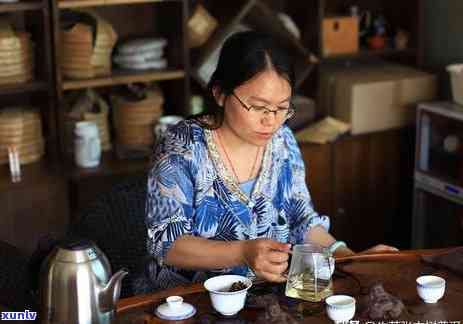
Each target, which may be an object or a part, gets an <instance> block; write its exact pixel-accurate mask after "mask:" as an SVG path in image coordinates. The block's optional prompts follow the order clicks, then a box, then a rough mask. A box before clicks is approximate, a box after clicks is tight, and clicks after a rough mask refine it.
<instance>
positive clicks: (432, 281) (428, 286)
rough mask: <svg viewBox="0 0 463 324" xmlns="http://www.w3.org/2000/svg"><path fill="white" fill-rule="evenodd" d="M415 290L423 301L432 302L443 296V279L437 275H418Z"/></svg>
mask: <svg viewBox="0 0 463 324" xmlns="http://www.w3.org/2000/svg"><path fill="white" fill-rule="evenodd" d="M416 291H417V292H418V295H419V296H420V298H421V299H422V300H423V301H424V302H425V303H428V304H434V303H436V302H437V301H438V300H439V299H441V298H442V296H444V292H445V279H444V278H441V277H438V276H421V277H418V278H417V279H416Z"/></svg>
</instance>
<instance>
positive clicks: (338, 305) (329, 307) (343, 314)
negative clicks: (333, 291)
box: [325, 295, 355, 323]
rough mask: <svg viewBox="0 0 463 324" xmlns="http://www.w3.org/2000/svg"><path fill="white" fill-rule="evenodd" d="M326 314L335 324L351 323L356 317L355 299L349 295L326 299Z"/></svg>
mask: <svg viewBox="0 0 463 324" xmlns="http://www.w3.org/2000/svg"><path fill="white" fill-rule="evenodd" d="M325 303H326V313H327V314H328V317H329V318H330V319H331V320H332V321H334V322H335V323H343V322H348V321H350V320H351V319H352V318H353V317H354V315H355V298H353V297H351V296H347V295H333V296H330V297H328V298H326V299H325Z"/></svg>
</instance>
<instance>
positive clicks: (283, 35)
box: [192, 0, 317, 88]
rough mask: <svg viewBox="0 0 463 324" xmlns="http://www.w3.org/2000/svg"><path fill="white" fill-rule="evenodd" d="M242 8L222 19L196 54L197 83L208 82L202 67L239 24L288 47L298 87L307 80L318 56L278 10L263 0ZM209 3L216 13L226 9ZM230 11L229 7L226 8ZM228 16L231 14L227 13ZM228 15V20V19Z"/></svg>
mask: <svg viewBox="0 0 463 324" xmlns="http://www.w3.org/2000/svg"><path fill="white" fill-rule="evenodd" d="M238 3H239V8H238V10H236V13H235V14H234V15H232V17H231V18H230V17H224V19H220V20H221V21H224V20H225V21H224V22H223V23H222V24H221V25H220V27H219V28H218V30H217V31H216V32H215V33H214V34H213V36H212V37H211V38H210V39H209V40H208V42H207V43H206V45H205V46H203V47H202V48H201V49H200V50H199V51H198V53H197V54H196V56H197V58H196V60H195V62H194V64H192V65H193V66H194V68H193V76H194V77H195V79H196V80H197V81H198V83H199V84H200V85H201V86H202V87H203V88H204V87H205V85H206V82H204V78H203V76H202V72H201V70H202V69H203V66H204V65H207V64H210V63H209V61H211V58H212V57H213V56H214V55H215V54H216V53H217V52H216V51H217V49H218V48H220V47H221V45H222V44H223V42H224V40H225V38H226V37H227V36H228V35H230V34H231V33H233V32H234V31H236V29H237V27H238V26H240V25H245V26H248V27H250V28H252V29H254V30H257V31H262V32H265V33H268V34H271V35H273V36H274V37H275V39H277V40H278V42H279V43H280V44H281V45H282V46H283V47H285V48H286V49H287V51H288V53H290V55H292V57H293V58H294V60H295V65H296V69H295V70H296V82H295V83H296V88H299V87H300V86H301V84H302V83H303V82H304V80H305V79H306V78H307V77H308V76H309V75H310V73H311V72H312V70H313V68H314V66H315V64H316V63H317V59H316V57H315V56H314V55H313V54H312V53H311V52H310V50H309V49H307V48H306V47H305V46H304V44H303V43H301V42H300V41H299V40H298V39H296V38H295V37H294V36H293V35H292V34H291V33H289V32H288V31H287V30H286V28H285V27H284V26H283V24H282V23H281V22H280V20H279V19H278V18H277V16H276V13H275V11H274V10H273V9H272V8H271V7H270V6H269V5H268V4H267V3H266V1H263V0H246V1H240V2H238ZM206 5H207V6H208V7H209V8H211V9H212V11H213V14H214V15H216V16H221V15H223V14H224V13H223V12H222V10H223V8H217V7H215V5H218V4H214V3H212V2H211V1H209V2H207V3H206ZM227 10H228V11H230V8H227ZM227 14H228V15H229V14H230V13H229V12H227ZM227 18H228V19H227Z"/></svg>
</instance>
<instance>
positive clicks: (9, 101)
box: [0, 0, 69, 253]
mask: <svg viewBox="0 0 463 324" xmlns="http://www.w3.org/2000/svg"><path fill="white" fill-rule="evenodd" d="M0 16H1V19H2V20H8V22H9V23H11V24H12V26H13V27H14V29H16V30H20V31H25V32H27V33H30V35H31V40H32V41H33V43H34V46H33V53H34V54H33V60H34V62H35V66H34V68H33V79H32V80H31V81H28V82H22V83H3V81H4V80H2V84H1V85H0V111H1V110H3V109H6V108H8V107H13V106H27V107H32V109H36V110H37V111H38V112H39V113H40V117H41V124H42V131H43V137H44V142H45V151H46V152H45V156H44V157H42V158H41V159H40V160H39V161H37V162H33V163H29V164H25V165H22V166H21V182H19V183H13V182H12V181H11V177H10V172H9V168H8V165H0V206H1V211H0V240H3V241H7V242H8V243H10V244H12V245H16V246H17V247H19V248H20V249H21V250H22V251H23V252H26V253H30V252H31V251H32V250H34V249H35V247H36V243H37V240H38V239H39V238H40V237H41V236H42V235H46V234H47V233H50V232H53V233H54V234H55V235H56V236H59V235H62V234H63V233H64V231H65V230H66V226H67V223H68V214H69V203H68V196H67V183H66V181H65V177H63V174H62V173H60V166H59V156H58V154H57V153H58V142H59V135H58V131H57V123H56V110H55V109H54V105H53V95H54V83H53V82H54V80H53V63H52V62H53V57H52V47H51V37H52V30H51V21H50V5H49V1H48V0H38V1H19V2H17V3H1V4H0ZM6 53H8V52H6ZM2 55H7V54H5V53H4V54H2ZM4 58H5V57H3V59H2V60H4ZM1 64H4V65H3V67H5V66H8V65H7V64H5V63H4V61H3V63H1Z"/></svg>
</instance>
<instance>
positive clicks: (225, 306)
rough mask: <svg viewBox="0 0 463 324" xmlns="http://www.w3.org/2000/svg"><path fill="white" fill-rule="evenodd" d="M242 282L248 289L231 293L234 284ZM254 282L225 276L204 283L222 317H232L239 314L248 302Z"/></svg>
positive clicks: (236, 276) (213, 304)
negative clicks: (247, 296) (249, 292)
mask: <svg viewBox="0 0 463 324" xmlns="http://www.w3.org/2000/svg"><path fill="white" fill-rule="evenodd" d="M239 281H241V282H242V283H243V284H244V285H246V288H244V289H241V290H238V291H229V289H230V287H231V286H232V284H234V283H235V282H239ZM251 286H252V281H251V280H250V279H249V278H246V277H243V276H238V275H223V276H217V277H213V278H210V279H208V280H206V281H205V282H204V288H206V290H207V291H209V296H210V297H211V303H212V307H214V309H215V310H216V311H217V312H219V313H220V314H222V315H225V316H232V315H235V314H236V313H238V312H239V311H240V310H241V309H242V308H243V307H244V302H245V301H246V295H247V293H248V289H249V288H251Z"/></svg>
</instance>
